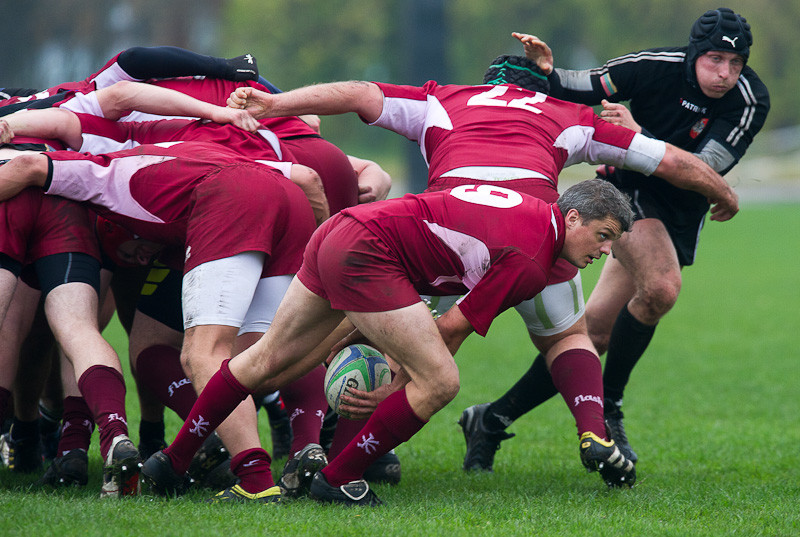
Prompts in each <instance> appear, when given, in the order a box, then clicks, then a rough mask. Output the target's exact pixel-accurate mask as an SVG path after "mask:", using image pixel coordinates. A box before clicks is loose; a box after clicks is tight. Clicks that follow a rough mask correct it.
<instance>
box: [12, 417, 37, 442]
mask: <svg viewBox="0 0 800 537" xmlns="http://www.w3.org/2000/svg"><path fill="white" fill-rule="evenodd" d="M11 439H12V440H14V441H15V442H18V441H20V440H35V441H37V442H38V441H39V420H38V419H35V420H33V421H22V420H18V419H17V418H14V421H13V422H12V423H11Z"/></svg>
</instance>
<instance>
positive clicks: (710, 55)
mask: <svg viewBox="0 0 800 537" xmlns="http://www.w3.org/2000/svg"><path fill="white" fill-rule="evenodd" d="M743 68H744V60H743V59H742V57H741V56H739V55H738V54H736V53H734V52H722V51H718V50H710V51H708V52H706V53H705V54H703V55H702V56H700V57H699V58H697V61H696V62H695V64H694V72H695V75H696V76H697V83H698V85H699V86H700V89H701V90H702V92H703V93H704V94H705V95H706V96H707V97H711V98H712V99H719V98H720V97H722V96H723V95H725V94H726V93H727V92H728V91H729V90H730V89H731V88H733V87H734V86H735V85H736V81H737V80H738V79H739V75H740V74H741V72H742V69H743Z"/></svg>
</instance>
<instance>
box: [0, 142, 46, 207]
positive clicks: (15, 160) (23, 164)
mask: <svg viewBox="0 0 800 537" xmlns="http://www.w3.org/2000/svg"><path fill="white" fill-rule="evenodd" d="M8 151H14V153H17V151H15V150H8ZM19 153H21V154H20V155H19V156H15V155H14V154H12V153H6V150H0V158H2V159H7V158H9V157H11V160H8V161H5V164H3V165H2V166H0V201H5V200H7V199H10V198H13V197H14V196H16V195H17V194H19V193H20V192H22V190H24V189H25V188H28V187H29V186H40V187H44V185H45V183H46V182H47V173H48V169H49V160H50V159H48V158H47V157H46V156H44V155H43V154H42V153H35V152H24V153H23V152H19ZM0 162H4V160H0Z"/></svg>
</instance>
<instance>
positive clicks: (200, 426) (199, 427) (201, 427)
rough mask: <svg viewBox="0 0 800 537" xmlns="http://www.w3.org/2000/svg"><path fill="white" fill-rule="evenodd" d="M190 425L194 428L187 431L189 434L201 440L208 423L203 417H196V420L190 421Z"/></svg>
mask: <svg viewBox="0 0 800 537" xmlns="http://www.w3.org/2000/svg"><path fill="white" fill-rule="evenodd" d="M192 425H194V427H192V428H191V429H189V432H190V433H192V434H196V435H197V436H199V437H200V438H203V436H205V434H206V428H207V427H208V426H209V423H208V422H207V421H205V420H204V419H203V416H197V420H192Z"/></svg>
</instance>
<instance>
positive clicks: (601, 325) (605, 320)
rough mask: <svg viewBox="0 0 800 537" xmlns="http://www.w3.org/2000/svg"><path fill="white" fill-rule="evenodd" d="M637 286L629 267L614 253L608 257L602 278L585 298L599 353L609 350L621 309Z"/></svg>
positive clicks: (601, 274) (591, 334)
mask: <svg viewBox="0 0 800 537" xmlns="http://www.w3.org/2000/svg"><path fill="white" fill-rule="evenodd" d="M634 292H635V286H634V283H633V279H632V278H631V276H630V274H629V273H628V271H627V269H626V268H625V267H623V266H622V264H621V263H620V262H619V261H618V260H617V259H616V258H615V257H608V258H606V260H605V264H604V265H603V269H602V271H601V272H600V278H598V280H597V284H596V285H595V287H594V289H592V292H591V294H590V295H589V300H587V301H586V324H587V328H588V332H589V335H590V337H591V338H592V342H593V343H594V345H595V347H597V350H598V352H599V353H600V354H603V353H604V352H605V351H606V346H607V344H608V338H609V336H610V334H611V329H612V328H613V326H614V323H615V322H616V320H617V316H618V315H619V312H620V310H622V308H623V307H624V306H625V304H627V303H628V301H629V300H630V299H631V298H632V297H633V294H634Z"/></svg>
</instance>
